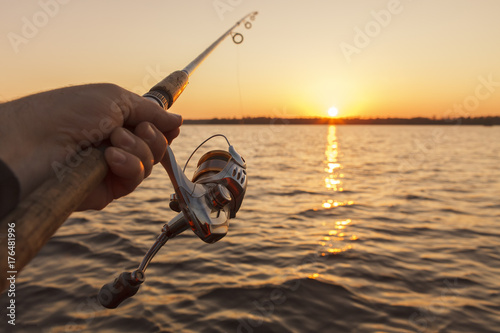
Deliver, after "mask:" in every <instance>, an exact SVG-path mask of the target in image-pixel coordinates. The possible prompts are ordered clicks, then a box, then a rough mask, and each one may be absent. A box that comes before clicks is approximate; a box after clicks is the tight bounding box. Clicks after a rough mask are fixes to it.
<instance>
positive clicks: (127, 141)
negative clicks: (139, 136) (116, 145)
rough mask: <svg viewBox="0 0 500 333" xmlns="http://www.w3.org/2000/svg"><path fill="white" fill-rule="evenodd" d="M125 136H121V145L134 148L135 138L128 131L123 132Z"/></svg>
mask: <svg viewBox="0 0 500 333" xmlns="http://www.w3.org/2000/svg"><path fill="white" fill-rule="evenodd" d="M124 132H125V135H123V142H122V144H123V145H124V146H127V147H134V146H135V138H134V136H133V134H132V133H130V132H129V131H128V130H125V131H124Z"/></svg>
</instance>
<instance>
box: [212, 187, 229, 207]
mask: <svg viewBox="0 0 500 333" xmlns="http://www.w3.org/2000/svg"><path fill="white" fill-rule="evenodd" d="M209 198H210V202H211V204H212V207H214V208H215V209H217V210H221V209H222V208H224V206H226V205H227V204H228V203H230V202H231V193H230V192H229V190H228V189H227V188H225V187H224V186H222V185H221V184H217V185H216V186H214V187H212V188H211V189H210V191H209Z"/></svg>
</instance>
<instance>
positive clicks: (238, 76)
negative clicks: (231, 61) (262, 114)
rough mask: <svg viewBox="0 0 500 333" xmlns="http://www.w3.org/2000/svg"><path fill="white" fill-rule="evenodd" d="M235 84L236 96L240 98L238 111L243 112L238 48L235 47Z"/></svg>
mask: <svg viewBox="0 0 500 333" xmlns="http://www.w3.org/2000/svg"><path fill="white" fill-rule="evenodd" d="M236 85H237V86H238V96H239V98H240V112H243V97H242V94H241V81H240V48H239V47H236Z"/></svg>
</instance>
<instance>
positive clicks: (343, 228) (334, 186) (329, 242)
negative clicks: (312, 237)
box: [319, 125, 358, 256]
mask: <svg viewBox="0 0 500 333" xmlns="http://www.w3.org/2000/svg"><path fill="white" fill-rule="evenodd" d="M327 142H328V143H327V146H326V150H325V156H326V161H325V164H326V167H325V172H326V173H327V176H326V177H325V187H326V188H327V190H328V191H333V192H337V193H338V192H343V191H344V187H343V182H342V178H344V174H343V173H342V169H343V168H342V164H341V163H340V161H339V144H338V140H337V128H336V127H335V126H333V125H332V126H330V127H329V128H328V137H327ZM353 204H354V201H337V200H334V199H328V200H324V201H323V203H322V205H321V206H322V207H323V208H324V209H335V208H337V207H342V206H350V205H353ZM351 222H352V221H351V219H344V220H337V221H335V224H334V227H333V229H332V230H329V231H328V236H325V237H323V239H322V240H321V241H320V242H319V245H320V246H321V247H322V250H321V251H322V253H321V255H322V256H326V255H329V254H330V255H331V254H339V253H342V252H345V251H347V250H350V249H352V244H351V242H353V241H356V240H357V239H358V237H357V236H356V235H354V234H350V233H349V232H348V226H349V224H350V223H351ZM324 225H325V226H327V223H324ZM328 226H329V227H330V228H331V223H328Z"/></svg>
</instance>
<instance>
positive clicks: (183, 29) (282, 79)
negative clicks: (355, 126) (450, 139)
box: [0, 0, 500, 119]
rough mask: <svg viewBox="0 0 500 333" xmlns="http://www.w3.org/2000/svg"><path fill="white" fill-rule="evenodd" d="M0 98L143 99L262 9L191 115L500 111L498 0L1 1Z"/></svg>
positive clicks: (201, 79)
mask: <svg viewBox="0 0 500 333" xmlns="http://www.w3.org/2000/svg"><path fill="white" fill-rule="evenodd" d="M0 6H1V7H0V9H1V10H0V33H1V36H2V38H1V40H0V52H1V55H2V57H1V59H2V61H1V62H0V75H1V76H0V77H1V81H0V101H2V100H3V101H5V100H10V99H14V98H17V97H20V96H23V95H26V94H30V93H35V92H39V91H43V90H48V89H52V88H57V87H63V86H68V85H77V84H84V83H93V82H112V83H115V84H118V85H121V86H123V87H125V88H127V89H130V90H133V91H135V92H137V93H140V94H143V93H145V92H146V91H147V90H149V88H150V87H151V86H153V85H154V84H155V83H156V81H158V80H160V79H161V78H162V77H163V76H166V75H168V74H169V73H170V72H172V71H175V70H178V69H182V68H184V67H185V66H186V65H187V64H188V63H189V62H190V61H191V60H193V59H194V58H195V57H196V56H197V55H198V54H199V53H201V52H202V51H203V50H204V49H205V48H206V47H207V46H208V45H210V44H211V43H212V42H213V41H214V40H215V39H217V38H218V37H219V35H221V34H222V33H223V32H225V31H226V30H227V29H228V28H229V27H230V26H232V25H233V24H234V23H235V22H236V21H238V20H239V19H240V18H241V17H243V16H245V15H246V14H248V13H250V12H251V11H254V10H257V11H259V15H258V16H257V18H256V20H255V21H253V22H252V23H253V27H252V29H250V30H247V29H245V28H244V27H241V28H239V29H238V30H237V31H238V32H241V33H243V35H244V37H245V40H244V42H243V44H241V45H235V44H234V43H233V42H232V41H231V40H230V39H228V40H226V41H225V42H224V43H223V44H222V45H221V46H219V47H218V48H217V49H216V50H215V52H214V53H213V54H212V55H210V56H209V58H208V59H207V60H206V61H205V62H204V63H203V64H202V65H201V66H200V67H199V69H198V70H197V71H196V72H195V73H194V74H193V75H192V76H191V80H190V84H189V86H188V87H187V89H186V90H185V91H184V93H183V95H182V96H181V97H180V98H179V100H178V101H177V102H176V104H174V106H173V107H172V109H171V110H172V111H174V112H177V113H181V114H182V115H183V116H184V117H185V118H188V119H192V118H213V117H242V116H278V117H297V116H327V110H328V109H329V108H330V107H331V106H335V107H337V108H338V109H339V116H340V117H353V116H360V117H375V116H381V117H415V116H425V117H433V116H436V117H438V118H440V117H446V116H484V115H500V20H499V19H498V15H499V13H500V1H496V0H476V1H472V0H470V1H464V0H442V1H435V0H434V1H431V0H381V1H379V0H370V1H345V0H344V1H340V0H331V1H326V0H308V1H293V0H289V1H284V0H279V1H271V0H253V1H252V0H197V1H195V0H184V1H169V0H154V1H131V0H120V1H118V0H112V1H97V0H86V1H76V0H40V1H14V0H0Z"/></svg>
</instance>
